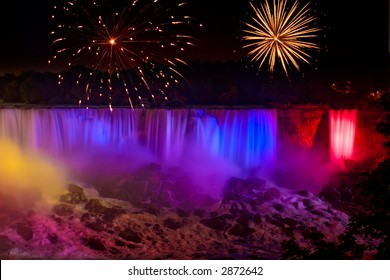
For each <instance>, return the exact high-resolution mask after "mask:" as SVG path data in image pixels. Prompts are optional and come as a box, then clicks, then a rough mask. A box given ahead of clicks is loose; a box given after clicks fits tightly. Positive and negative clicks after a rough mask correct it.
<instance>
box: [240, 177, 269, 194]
mask: <svg viewBox="0 0 390 280" xmlns="http://www.w3.org/2000/svg"><path fill="white" fill-rule="evenodd" d="M245 183H246V185H247V188H249V189H251V190H256V191H260V190H263V189H265V186H266V183H267V182H266V181H265V180H263V179H260V178H258V177H248V178H247V179H246V181H245Z"/></svg>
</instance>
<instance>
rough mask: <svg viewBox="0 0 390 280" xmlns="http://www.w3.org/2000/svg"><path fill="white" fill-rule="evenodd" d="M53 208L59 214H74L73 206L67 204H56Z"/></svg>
mask: <svg viewBox="0 0 390 280" xmlns="http://www.w3.org/2000/svg"><path fill="white" fill-rule="evenodd" d="M52 210H53V212H54V213H55V214H57V215H58V216H68V215H71V214H73V207H72V206H70V205H67V204H56V205H54V206H53V208H52Z"/></svg>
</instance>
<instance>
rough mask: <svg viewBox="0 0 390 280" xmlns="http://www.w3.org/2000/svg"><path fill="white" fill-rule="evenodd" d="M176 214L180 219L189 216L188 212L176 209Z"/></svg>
mask: <svg viewBox="0 0 390 280" xmlns="http://www.w3.org/2000/svg"><path fill="white" fill-rule="evenodd" d="M176 214H177V215H178V216H179V217H181V218H187V217H188V216H189V215H190V214H189V213H188V211H186V210H183V209H181V208H178V209H176Z"/></svg>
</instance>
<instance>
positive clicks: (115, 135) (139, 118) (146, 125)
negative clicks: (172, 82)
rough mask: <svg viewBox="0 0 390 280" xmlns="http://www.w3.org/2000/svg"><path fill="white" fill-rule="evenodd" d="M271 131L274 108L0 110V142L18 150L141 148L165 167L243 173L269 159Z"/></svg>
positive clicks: (62, 153) (273, 132)
mask: <svg viewBox="0 0 390 280" xmlns="http://www.w3.org/2000/svg"><path fill="white" fill-rule="evenodd" d="M276 131H277V129H276V110H274V109H272V110H266V109H241V110H227V109H209V110H208V109H175V110H164V109H153V110H130V109H124V108H117V109H114V110H113V111H112V112H111V111H110V110H109V109H82V108H78V109H77V108H73V109H3V110H0V138H3V139H8V140H11V141H13V142H15V143H18V144H19V145H20V146H21V147H22V148H24V149H32V150H35V151H42V152H45V153H48V154H50V155H54V156H57V157H63V156H67V155H69V154H76V155H77V154H78V153H81V152H82V153H83V154H85V153H88V151H89V150H92V149H95V150H98V149H104V150H108V151H110V150H112V151H115V152H118V151H119V152H123V153H124V154H132V153H134V150H135V149H137V148H138V147H139V146H141V147H144V148H145V149H146V150H148V151H150V152H151V153H152V154H153V155H154V156H156V158H157V159H159V160H160V162H161V163H163V164H168V165H171V166H172V165H176V164H180V162H181V161H182V160H183V159H186V160H187V161H188V160H191V157H194V158H197V159H199V158H203V159H205V160H207V158H208V157H219V158H222V159H225V160H227V161H229V162H231V163H232V164H235V165H237V166H238V167H240V168H241V169H242V170H243V171H248V170H250V169H253V168H256V167H258V166H263V165H266V164H268V163H270V162H272V161H273V160H274V159H275V154H276ZM188 157H190V158H189V159H188ZM112 164H115V163H112Z"/></svg>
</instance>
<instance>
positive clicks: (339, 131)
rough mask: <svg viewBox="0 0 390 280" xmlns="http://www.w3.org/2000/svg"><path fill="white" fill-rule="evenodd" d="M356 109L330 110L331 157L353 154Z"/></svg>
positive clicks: (345, 156) (339, 157) (343, 156)
mask: <svg viewBox="0 0 390 280" xmlns="http://www.w3.org/2000/svg"><path fill="white" fill-rule="evenodd" d="M356 116H357V110H347V109H344V110H330V112H329V120H330V122H329V123H330V153H331V157H332V158H333V159H350V158H351V157H352V155H353V148H354V142H355V131H356Z"/></svg>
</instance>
